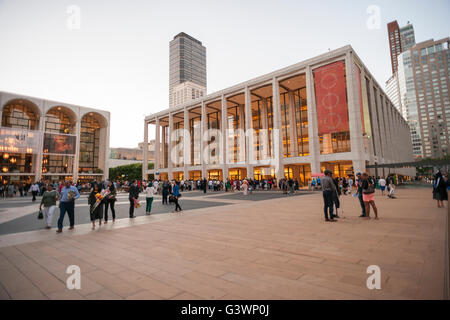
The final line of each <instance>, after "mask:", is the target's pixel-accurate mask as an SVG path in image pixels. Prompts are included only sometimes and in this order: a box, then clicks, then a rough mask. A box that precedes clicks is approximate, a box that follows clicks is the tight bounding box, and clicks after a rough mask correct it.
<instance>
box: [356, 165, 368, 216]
mask: <svg viewBox="0 0 450 320" xmlns="http://www.w3.org/2000/svg"><path fill="white" fill-rule="evenodd" d="M356 177H357V179H356V183H355V185H356V187H357V194H358V200H359V204H360V205H361V210H362V213H361V215H360V216H359V217H360V218H364V217H365V216H366V205H365V204H364V199H363V189H362V178H361V173H359V172H358V173H357V174H356Z"/></svg>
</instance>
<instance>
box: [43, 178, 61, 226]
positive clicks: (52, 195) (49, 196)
mask: <svg viewBox="0 0 450 320" xmlns="http://www.w3.org/2000/svg"><path fill="white" fill-rule="evenodd" d="M57 200H58V192H56V190H54V189H53V186H52V185H51V184H49V185H48V187H47V190H46V191H45V192H44V194H43V195H42V199H41V204H40V206H39V210H42V205H44V210H43V213H44V221H45V223H46V227H45V228H46V229H51V228H52V221H53V213H54V212H55V209H56V201H57Z"/></svg>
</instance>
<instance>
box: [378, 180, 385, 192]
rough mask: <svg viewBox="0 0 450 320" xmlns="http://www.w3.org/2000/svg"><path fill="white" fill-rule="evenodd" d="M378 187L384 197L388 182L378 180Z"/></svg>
mask: <svg viewBox="0 0 450 320" xmlns="http://www.w3.org/2000/svg"><path fill="white" fill-rule="evenodd" d="M378 185H379V186H380V189H381V195H382V196H384V190H386V180H384V178H381V179H380V180H378Z"/></svg>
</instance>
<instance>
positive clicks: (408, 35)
mask: <svg viewBox="0 0 450 320" xmlns="http://www.w3.org/2000/svg"><path fill="white" fill-rule="evenodd" d="M387 26H388V36H389V48H390V50H389V51H390V54H391V64H392V74H395V73H396V72H397V70H398V56H399V55H400V54H401V53H402V52H404V51H406V50H409V49H411V48H412V47H413V46H414V45H415V44H416V37H415V35H414V27H413V25H412V24H411V23H409V21H408V24H407V25H406V26H404V27H401V28H400V27H399V25H398V22H397V20H395V21H393V22H390V23H388V25H387Z"/></svg>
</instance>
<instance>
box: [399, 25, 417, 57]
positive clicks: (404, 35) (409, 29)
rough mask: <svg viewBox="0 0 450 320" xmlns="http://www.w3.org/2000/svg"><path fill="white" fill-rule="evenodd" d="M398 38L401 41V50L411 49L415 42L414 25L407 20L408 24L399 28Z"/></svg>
mask: <svg viewBox="0 0 450 320" xmlns="http://www.w3.org/2000/svg"><path fill="white" fill-rule="evenodd" d="M400 39H401V41H402V52H404V51H406V50H409V49H411V48H412V47H413V46H414V45H415V44H416V36H415V34H414V27H413V25H412V24H411V23H410V22H409V21H408V24H407V25H406V26H404V27H401V28H400Z"/></svg>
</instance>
